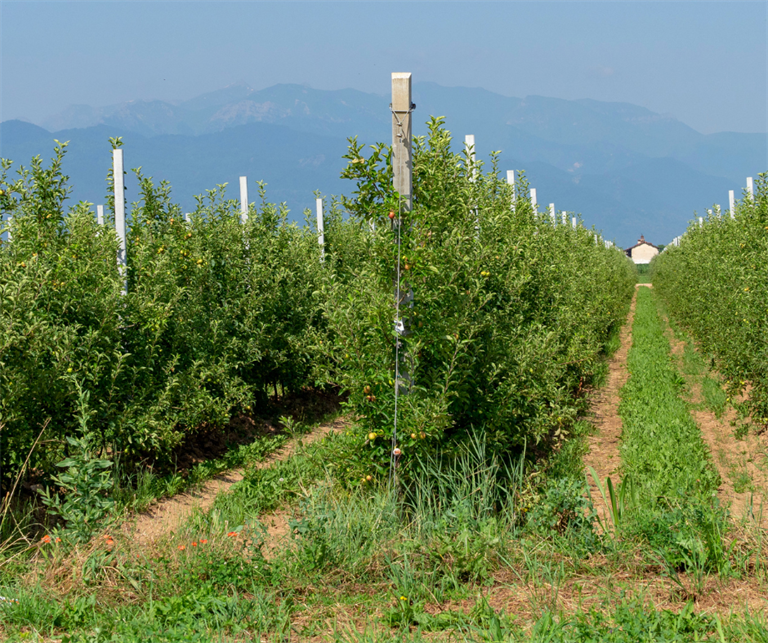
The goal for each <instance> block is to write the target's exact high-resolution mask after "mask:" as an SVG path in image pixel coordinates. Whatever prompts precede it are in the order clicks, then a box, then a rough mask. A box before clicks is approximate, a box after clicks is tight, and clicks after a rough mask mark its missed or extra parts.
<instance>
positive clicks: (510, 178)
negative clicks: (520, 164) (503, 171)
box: [507, 170, 515, 185]
mask: <svg viewBox="0 0 768 643" xmlns="http://www.w3.org/2000/svg"><path fill="white" fill-rule="evenodd" d="M514 184H515V171H514V170H507V185H514Z"/></svg>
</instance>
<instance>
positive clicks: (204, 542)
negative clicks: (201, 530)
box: [200, 538, 208, 545]
mask: <svg viewBox="0 0 768 643" xmlns="http://www.w3.org/2000/svg"><path fill="white" fill-rule="evenodd" d="M200 544H201V545H207V544H208V540H207V539H205V538H203V539H202V540H200Z"/></svg>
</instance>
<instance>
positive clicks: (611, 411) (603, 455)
mask: <svg viewBox="0 0 768 643" xmlns="http://www.w3.org/2000/svg"><path fill="white" fill-rule="evenodd" d="M647 285H648V284H638V287H641V286H642V287H645V286H647ZM636 304H637V292H635V295H634V296H633V297H632V303H631V304H630V307H629V315H627V321H626V322H624V326H623V327H622V329H621V333H620V335H619V340H620V345H619V348H618V350H617V351H616V352H615V353H614V354H613V357H612V358H611V361H610V362H609V364H608V377H607V379H606V382H605V385H604V386H603V387H602V388H600V389H599V390H598V391H597V394H596V395H595V400H594V403H593V405H592V413H593V416H594V420H593V422H594V424H595V427H596V428H597V433H596V434H595V435H591V436H589V437H588V438H587V444H588V445H589V452H588V453H587V455H586V456H585V457H584V468H585V471H586V473H587V478H588V480H589V491H590V493H591V494H592V500H593V502H594V503H595V507H596V509H597V512H598V514H600V518H601V519H603V520H605V519H606V518H607V516H608V508H607V507H606V506H604V504H605V503H604V502H603V498H602V495H601V494H600V491H599V490H598V488H597V485H596V484H595V481H594V480H593V479H592V474H591V473H590V470H589V467H592V468H593V469H594V470H595V472H596V473H597V475H598V477H599V479H600V482H601V484H605V479H606V478H608V477H611V478H612V479H613V480H614V482H617V480H616V472H617V471H618V468H619V464H620V463H621V457H620V455H619V441H620V439H621V428H622V425H621V418H620V417H619V401H620V399H619V391H620V390H621V388H622V387H623V386H624V384H626V382H627V378H628V377H629V372H628V371H627V355H628V354H629V348H630V346H631V345H632V324H633V322H634V320H635V306H636Z"/></svg>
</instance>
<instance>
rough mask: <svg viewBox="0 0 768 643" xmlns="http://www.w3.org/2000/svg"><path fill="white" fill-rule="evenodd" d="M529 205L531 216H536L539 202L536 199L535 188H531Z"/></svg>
mask: <svg viewBox="0 0 768 643" xmlns="http://www.w3.org/2000/svg"><path fill="white" fill-rule="evenodd" d="M531 207H532V208H533V216H538V214H539V202H538V201H537V200H536V188H531Z"/></svg>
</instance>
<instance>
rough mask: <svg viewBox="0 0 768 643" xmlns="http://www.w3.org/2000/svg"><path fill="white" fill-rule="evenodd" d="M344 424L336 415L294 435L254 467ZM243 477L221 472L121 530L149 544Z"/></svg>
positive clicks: (288, 454) (287, 455) (282, 457)
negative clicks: (295, 436) (332, 418)
mask: <svg viewBox="0 0 768 643" xmlns="http://www.w3.org/2000/svg"><path fill="white" fill-rule="evenodd" d="M345 426H346V422H345V420H344V419H343V418H337V419H336V420H334V421H333V422H332V423H330V424H325V425H322V426H320V427H318V428H317V429H315V430H314V431H313V432H312V433H310V434H309V435H304V436H301V437H298V438H293V439H292V440H290V441H289V442H287V443H286V444H285V445H284V446H282V447H281V448H280V449H278V450H277V451H276V452H275V453H273V454H272V455H271V456H269V457H268V458H266V459H265V460H264V461H262V462H259V463H258V464H257V465H256V468H259V469H261V468H264V467H269V466H272V465H273V464H274V463H276V462H281V461H283V460H287V459H288V458H290V457H291V456H292V455H293V454H294V452H295V451H296V447H297V446H298V444H299V441H301V443H302V444H304V445H308V444H312V443H313V442H316V441H318V440H321V439H323V438H324V437H325V436H326V435H328V434H329V433H331V432H332V431H341V430H342V429H343V428H344V427H345ZM242 479H243V471H242V469H235V470H232V471H227V472H225V473H222V474H220V475H218V476H216V477H215V478H212V479H211V480H209V481H208V482H206V483H205V484H203V485H201V486H199V487H197V488H195V489H191V490H189V491H186V492H184V493H181V494H179V495H177V496H173V497H172V498H166V499H164V500H161V501H160V502H159V503H158V504H157V505H155V506H153V507H151V508H150V509H148V510H146V511H143V512H141V513H139V514H135V515H134V516H131V517H130V518H129V519H128V520H127V521H126V522H125V523H124V524H123V526H122V532H123V533H124V534H125V535H126V536H128V537H129V538H130V539H132V541H133V542H134V543H135V544H137V545H148V544H150V543H152V542H153V541H155V540H158V539H159V538H161V537H162V536H164V535H166V534H169V533H170V532H172V531H174V530H175V529H177V528H178V527H179V526H180V525H181V524H182V523H183V522H184V521H185V520H186V519H187V518H188V517H189V516H190V515H191V514H192V512H193V511H195V510H201V511H206V510H208V509H210V508H211V507H212V506H213V502H214V500H216V496H217V495H219V494H220V493H226V492H227V491H228V490H229V489H230V487H232V485H234V484H235V483H237V482H239V481H240V480H242Z"/></svg>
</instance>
